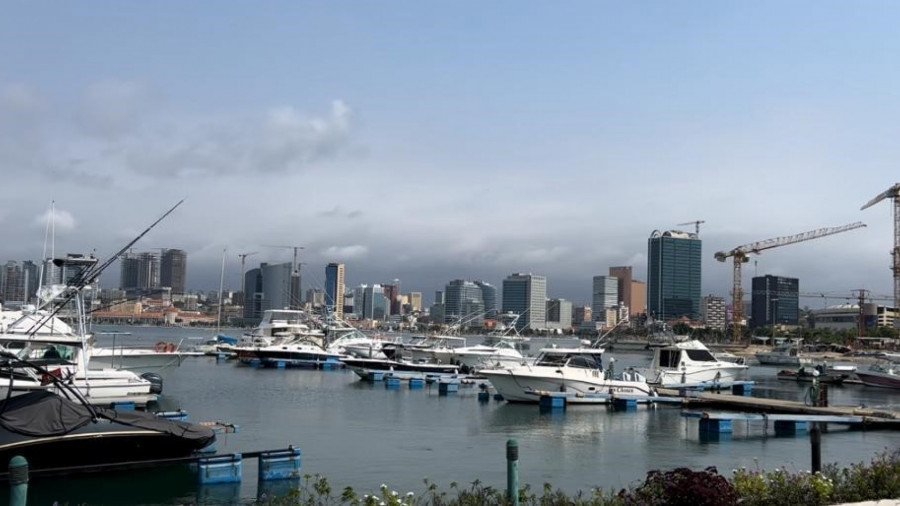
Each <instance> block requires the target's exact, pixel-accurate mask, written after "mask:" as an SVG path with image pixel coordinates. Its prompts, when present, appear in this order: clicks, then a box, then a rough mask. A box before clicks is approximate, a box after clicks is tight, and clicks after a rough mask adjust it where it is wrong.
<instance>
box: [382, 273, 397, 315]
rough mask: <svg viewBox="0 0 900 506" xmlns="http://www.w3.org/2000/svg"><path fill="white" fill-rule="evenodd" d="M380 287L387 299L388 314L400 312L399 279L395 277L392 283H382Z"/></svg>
mask: <svg viewBox="0 0 900 506" xmlns="http://www.w3.org/2000/svg"><path fill="white" fill-rule="evenodd" d="M381 289H382V293H383V294H384V296H385V298H386V299H387V304H388V314H400V281H399V280H396V279H395V280H394V282H393V283H383V284H382V285H381Z"/></svg>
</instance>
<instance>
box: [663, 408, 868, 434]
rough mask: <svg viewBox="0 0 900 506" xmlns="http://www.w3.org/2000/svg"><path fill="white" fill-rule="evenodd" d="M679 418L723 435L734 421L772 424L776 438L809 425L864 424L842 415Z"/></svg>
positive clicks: (687, 413)
mask: <svg viewBox="0 0 900 506" xmlns="http://www.w3.org/2000/svg"><path fill="white" fill-rule="evenodd" d="M681 416H684V417H688V418H699V419H700V424H699V425H700V432H701V433H703V432H714V433H724V432H732V431H733V423H734V421H735V420H739V421H744V422H763V424H764V428H767V427H768V422H773V425H774V427H775V435H776V436H793V435H797V434H798V433H804V432H806V430H807V429H808V427H809V424H810V423H837V424H844V425H851V426H852V425H862V424H864V423H866V419H865V417H862V416H843V415H807V414H771V415H769V414H761V413H728V412H722V413H710V412H700V411H685V412H683V413H682V414H681Z"/></svg>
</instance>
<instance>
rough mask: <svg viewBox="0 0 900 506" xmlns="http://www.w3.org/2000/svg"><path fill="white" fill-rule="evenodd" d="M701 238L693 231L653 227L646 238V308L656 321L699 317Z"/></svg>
mask: <svg viewBox="0 0 900 506" xmlns="http://www.w3.org/2000/svg"><path fill="white" fill-rule="evenodd" d="M701 250H702V241H701V240H700V238H699V237H698V236H697V234H694V233H688V232H681V231H678V230H670V231H666V232H661V231H659V230H654V231H653V233H652V234H650V239H649V240H648V241H647V310H648V312H649V314H650V316H652V317H653V318H655V319H657V320H663V321H667V320H671V319H674V318H679V317H682V316H685V317H688V318H691V319H696V318H699V317H700V282H701V278H702V276H701V270H700V266H701V262H700V259H701Z"/></svg>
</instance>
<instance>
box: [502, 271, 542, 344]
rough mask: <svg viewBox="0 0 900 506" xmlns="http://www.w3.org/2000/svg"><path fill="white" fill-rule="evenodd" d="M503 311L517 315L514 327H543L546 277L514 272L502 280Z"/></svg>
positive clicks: (519, 328)
mask: <svg viewBox="0 0 900 506" xmlns="http://www.w3.org/2000/svg"><path fill="white" fill-rule="evenodd" d="M502 311H503V312H504V313H507V312H512V313H515V314H517V315H519V319H518V320H517V321H516V329H518V330H522V329H526V328H527V329H531V330H538V329H544V328H546V325H547V278H546V277H545V276H537V275H534V274H531V273H528V274H523V273H515V274H511V275H510V276H508V277H507V278H506V279H504V280H503V308H502Z"/></svg>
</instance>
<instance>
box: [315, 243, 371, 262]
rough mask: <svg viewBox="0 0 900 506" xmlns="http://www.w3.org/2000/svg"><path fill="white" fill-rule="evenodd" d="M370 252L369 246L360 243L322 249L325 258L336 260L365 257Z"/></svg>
mask: <svg viewBox="0 0 900 506" xmlns="http://www.w3.org/2000/svg"><path fill="white" fill-rule="evenodd" d="M368 253H369V248H368V247H366V246H362V245H359V244H354V245H353V246H331V247H329V248H325V249H324V250H322V251H321V255H322V256H323V257H324V258H331V259H334V260H355V259H359V258H362V257H365V256H366V255H367V254H368Z"/></svg>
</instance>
